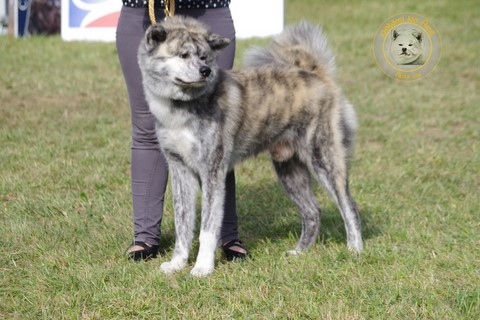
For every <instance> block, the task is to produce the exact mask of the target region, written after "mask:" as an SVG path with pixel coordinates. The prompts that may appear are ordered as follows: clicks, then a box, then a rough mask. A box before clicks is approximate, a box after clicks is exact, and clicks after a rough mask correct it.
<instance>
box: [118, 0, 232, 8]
mask: <svg viewBox="0 0 480 320" xmlns="http://www.w3.org/2000/svg"><path fill="white" fill-rule="evenodd" d="M122 1H123V5H124V6H125V7H133V8H138V7H142V8H143V7H147V6H148V0H122ZM230 1H231V0H176V1H175V8H177V9H192V8H193V9H211V8H221V7H228V5H229V4H230ZM155 2H156V3H155V7H157V6H159V5H160V6H161V7H163V0H157V1H155Z"/></svg>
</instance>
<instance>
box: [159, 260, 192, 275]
mask: <svg viewBox="0 0 480 320" xmlns="http://www.w3.org/2000/svg"><path fill="white" fill-rule="evenodd" d="M186 265H187V264H186V262H183V261H181V260H171V261H169V262H164V263H162V264H161V265H160V269H162V271H163V272H164V273H166V274H171V273H174V272H176V271H180V270H182V269H183V268H185V266H186Z"/></svg>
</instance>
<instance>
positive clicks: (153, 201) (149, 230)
mask: <svg viewBox="0 0 480 320" xmlns="http://www.w3.org/2000/svg"><path fill="white" fill-rule="evenodd" d="M175 14H178V15H188V16H193V17H195V18H197V19H198V20H200V21H202V22H203V23H205V24H206V25H207V26H209V27H210V30H211V31H212V32H214V33H217V34H220V35H222V36H225V37H227V38H229V39H232V42H231V43H230V45H229V46H228V47H227V48H226V49H224V50H223V51H222V52H221V53H220V54H219V56H218V64H219V66H220V67H221V68H223V69H231V68H232V66H233V59H234V56H235V41H234V40H235V29H234V26H233V20H232V17H231V14H230V10H229V8H228V7H224V8H217V9H183V10H182V9H177V10H176V13H175ZM162 15H163V13H162V12H159V13H157V21H161V20H162V19H163V18H164V17H163V16H162ZM148 24H149V21H148V18H147V14H146V9H145V8H127V7H123V8H122V10H121V14H120V19H119V21H118V26H117V35H116V46H117V52H118V58H119V60H120V65H121V68H122V72H123V75H124V78H125V83H126V86H127V91H128V97H129V102H130V109H131V121H132V146H131V190H132V203H133V224H134V239H135V240H136V241H143V242H147V243H149V244H153V245H158V244H159V239H160V224H161V221H162V216H163V201H164V194H165V189H166V185H167V179H168V168H167V163H166V161H165V158H164V156H163V155H162V153H161V151H160V148H159V145H158V141H157V137H156V135H155V120H154V118H153V115H152V114H151V113H150V111H149V108H148V105H147V102H146V101H145V96H144V93H143V86H142V76H141V72H140V69H139V66H138V63H137V50H138V46H139V44H140V41H141V39H142V38H143V35H144V33H145V29H146V27H147V26H148ZM234 239H238V231H237V213H236V203H235V174H234V172H233V171H232V172H231V173H230V174H229V175H228V176H227V180H226V198H225V214H224V220H223V225H222V230H221V234H220V240H221V242H222V243H227V242H229V241H231V240H234Z"/></svg>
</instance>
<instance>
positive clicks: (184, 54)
mask: <svg viewBox="0 0 480 320" xmlns="http://www.w3.org/2000/svg"><path fill="white" fill-rule="evenodd" d="M178 56H179V57H180V58H182V59H187V58H188V56H189V54H188V52H184V53H180V54H179V55H178Z"/></svg>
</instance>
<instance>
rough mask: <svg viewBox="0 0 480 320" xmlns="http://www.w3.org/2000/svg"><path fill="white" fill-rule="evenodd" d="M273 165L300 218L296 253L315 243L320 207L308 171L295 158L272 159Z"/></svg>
mask: <svg viewBox="0 0 480 320" xmlns="http://www.w3.org/2000/svg"><path fill="white" fill-rule="evenodd" d="M273 165H274V167H275V170H276V172H277V175H278V177H279V179H280V182H281V183H282V185H283V188H284V190H285V191H286V193H287V194H288V195H289V196H290V198H291V199H292V200H293V202H294V203H295V205H296V206H297V208H298V210H299V213H300V216H301V219H302V234H301V236H300V240H299V242H298V244H297V246H296V248H295V250H291V251H289V253H292V254H296V253H299V252H301V251H304V250H306V249H308V248H309V247H310V246H311V245H312V244H314V243H315V241H316V239H317V236H318V232H319V230H320V213H321V209H320V207H319V206H318V204H317V201H316V200H315V196H314V194H313V190H312V185H311V179H310V173H309V171H308V169H307V167H306V166H305V165H304V164H303V163H302V162H301V161H300V160H299V159H298V158H297V157H295V156H294V157H292V158H290V160H288V161H285V162H277V161H273Z"/></svg>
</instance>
